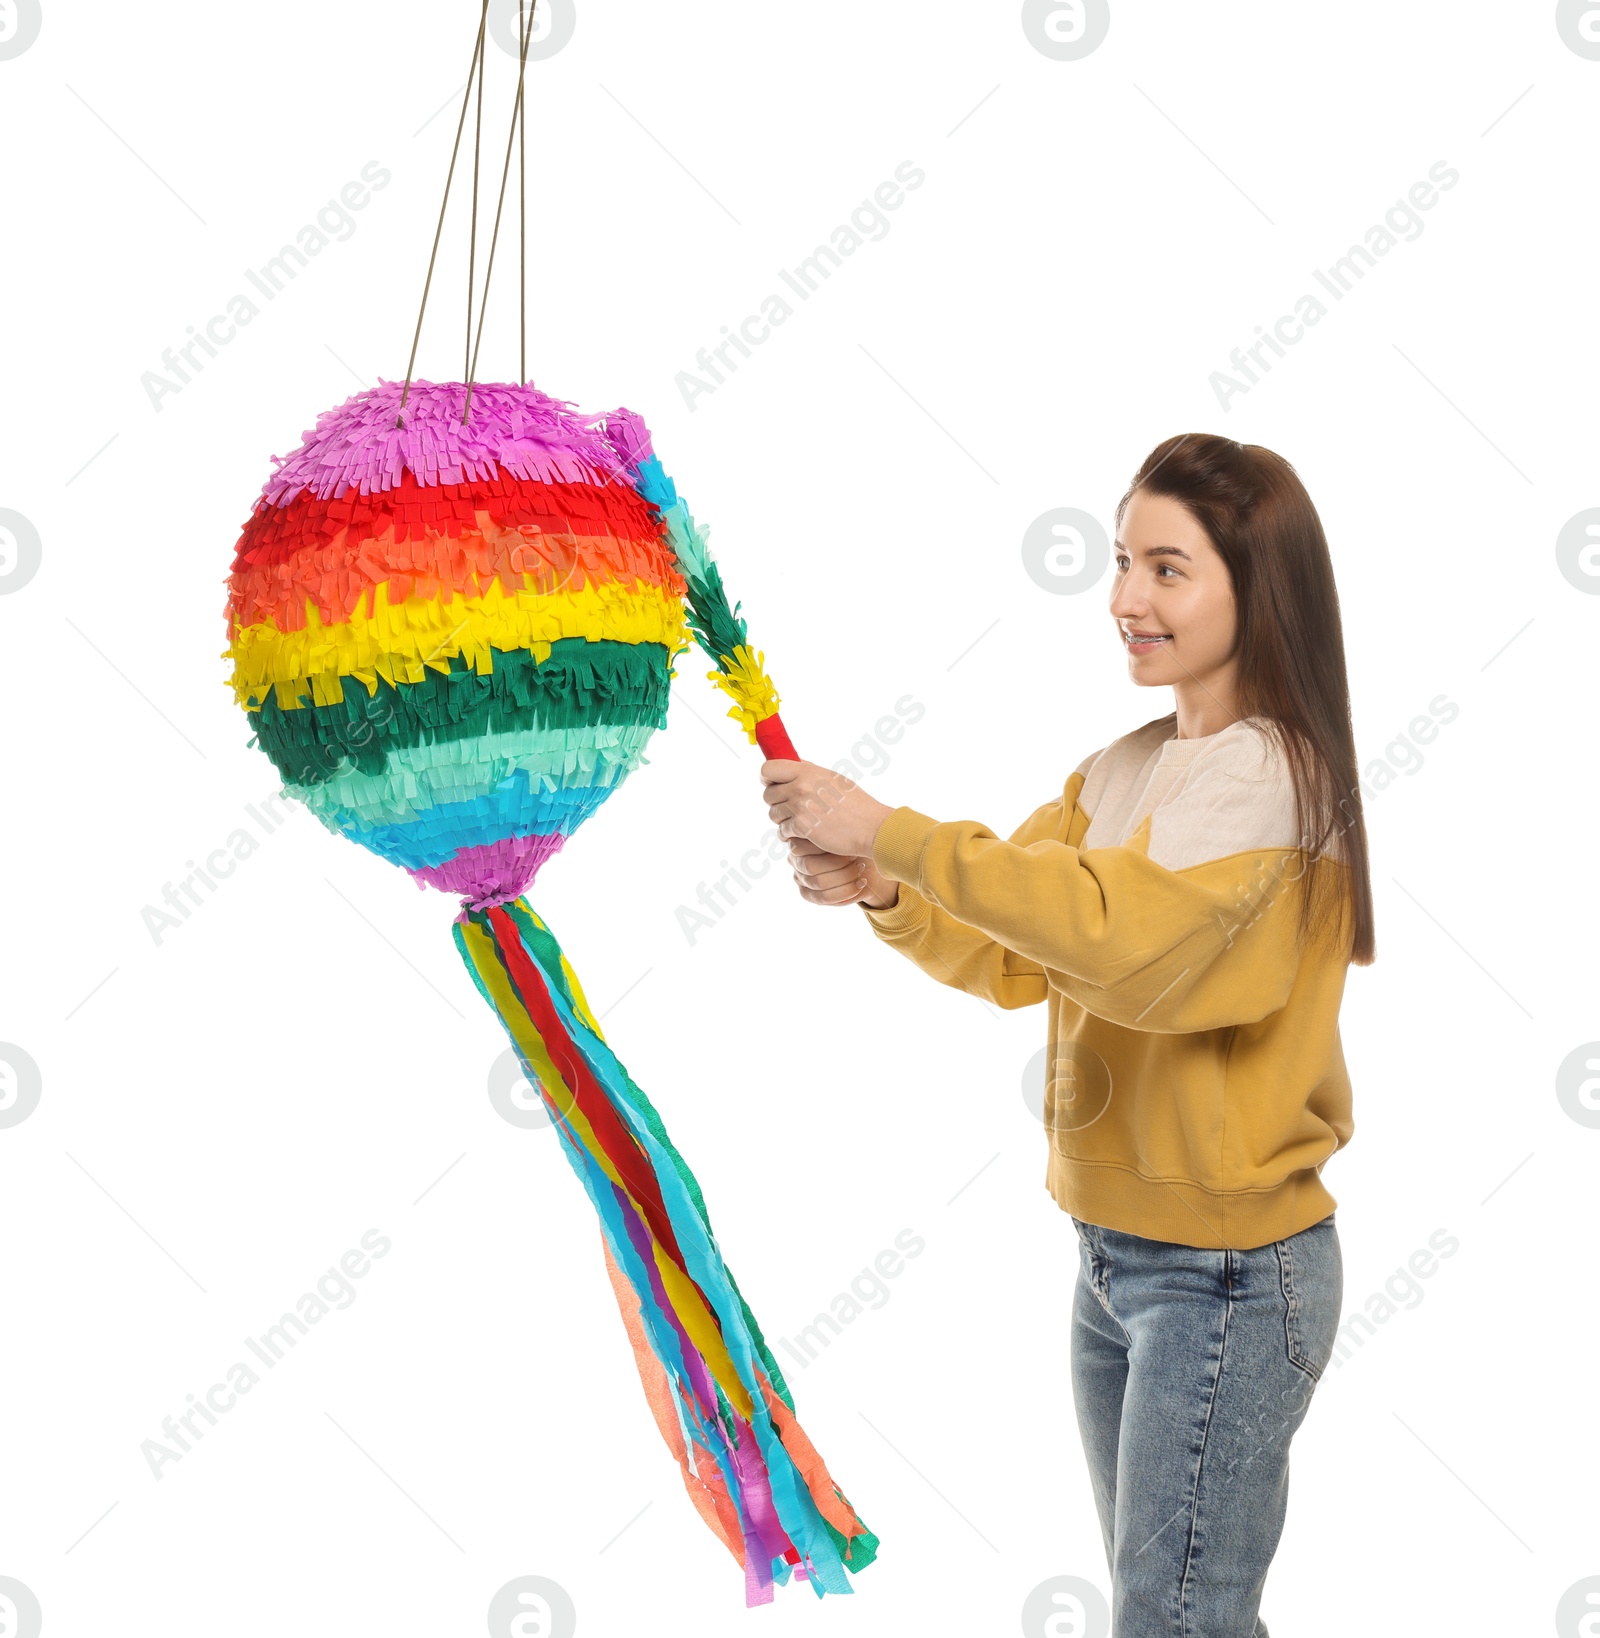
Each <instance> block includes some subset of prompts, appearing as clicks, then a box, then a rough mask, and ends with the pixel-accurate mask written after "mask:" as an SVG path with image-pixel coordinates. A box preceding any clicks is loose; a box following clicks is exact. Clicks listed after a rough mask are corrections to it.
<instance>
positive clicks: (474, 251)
mask: <svg viewBox="0 0 1600 1638" xmlns="http://www.w3.org/2000/svg"><path fill="white" fill-rule="evenodd" d="M484 5H485V8H486V9H485V12H484V16H485V17H487V16H488V11H487V6H488V0H484ZM485 55H487V54H486V53H485V52H482V51H480V52H479V53H478V118H477V129H476V130H475V131H474V133H473V137H472V234H471V237H470V238H469V239H468V241H467V341H466V352H465V355H464V360H463V363H462V365H461V369H462V373H463V374H465V373H466V371H467V369H468V368H469V367H470V365H471V363H472V285H473V281H474V279H475V278H476V277H477V260H478V153H479V150H480V149H481V148H482V146H483V59H484V57H485ZM468 395H469V396H470V395H471V388H470V387H469V388H468ZM462 419H463V420H465V419H466V417H465V416H463V417H462Z"/></svg>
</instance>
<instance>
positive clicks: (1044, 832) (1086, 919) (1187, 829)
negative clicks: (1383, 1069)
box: [872, 739, 1306, 1034]
mask: <svg viewBox="0 0 1600 1638" xmlns="http://www.w3.org/2000/svg"><path fill="white" fill-rule="evenodd" d="M1291 802H1292V789H1291V788H1290V787H1288V784H1287V775H1286V773H1285V772H1284V770H1283V769H1282V767H1281V766H1279V765H1273V764H1271V763H1270V762H1268V761H1266V760H1265V759H1264V758H1263V756H1262V750H1261V746H1260V745H1259V743H1258V742H1256V741H1255V740H1253V739H1245V740H1243V741H1235V742H1234V743H1233V744H1232V745H1231V746H1227V747H1218V748H1217V749H1216V751H1215V752H1213V753H1211V754H1208V755H1206V756H1203V757H1201V758H1199V759H1197V760H1196V762H1195V764H1194V766H1193V767H1192V768H1191V769H1190V771H1189V774H1188V777H1187V779H1186V780H1185V782H1184V784H1183V786H1182V787H1181V788H1180V789H1179V790H1178V791H1177V792H1176V793H1175V794H1174V795H1172V796H1171V797H1169V798H1168V799H1167V801H1166V802H1164V803H1163V804H1162V805H1161V806H1159V807H1158V808H1157V809H1156V811H1155V812H1154V813H1153V814H1151V815H1150V816H1149V818H1148V819H1147V820H1146V821H1145V822H1144V823H1143V824H1142V825H1141V826H1140V827H1139V829H1138V830H1137V831H1136V832H1135V833H1134V835H1133V836H1132V837H1130V838H1129V840H1128V841H1127V842H1125V843H1123V844H1122V845H1120V846H1117V847H1096V848H1087V849H1084V848H1078V847H1071V846H1068V845H1067V844H1066V843H1065V842H1064V841H1062V840H1060V837H1062V836H1063V835H1065V834H1066V824H1065V818H1066V815H1065V813H1064V799H1063V800H1058V801H1056V802H1054V803H1051V804H1048V805H1047V806H1046V807H1044V808H1041V809H1039V810H1038V811H1037V812H1036V813H1035V814H1034V815H1033V817H1032V818H1031V819H1030V820H1029V822H1028V825H1027V826H1024V827H1023V829H1022V830H1021V831H1019V832H1018V833H1017V834H1016V835H1014V836H1013V837H1012V838H1011V839H1010V840H1008V841H1001V840H1000V839H999V838H998V837H997V836H996V835H995V834H994V832H993V831H991V830H990V829H988V827H987V826H985V825H982V824H979V823H978V822H977V821H976V820H971V819H961V820H954V821H949V822H946V823H941V822H939V821H938V820H936V819H933V818H931V817H930V816H929V815H927V814H924V813H920V812H918V811H917V810H916V809H915V808H909V807H899V808H896V809H895V810H894V812H893V813H892V814H890V816H889V817H888V818H887V819H886V820H885V821H884V822H883V825H882V827H881V828H880V829H879V831H878V835H877V837H876V839H875V841H874V844H873V851H872V858H873V863H874V864H876V865H877V867H878V869H879V870H880V871H882V872H883V874H884V875H886V876H889V877H892V878H894V879H895V880H897V881H899V882H902V883H904V884H907V885H908V886H909V887H911V888H912V889H913V890H914V891H915V893H916V894H917V895H918V897H919V898H921V899H923V900H925V901H926V903H927V905H928V907H929V908H928V910H927V911H926V912H924V911H923V910H922V908H921V907H920V906H919V905H917V903H916V901H915V900H913V901H912V902H911V904H910V905H909V906H908V908H907V910H906V912H905V915H906V932H907V936H908V937H909V936H919V937H920V939H921V941H922V944H921V946H919V947H918V948H916V949H908V950H907V953H908V954H910V955H912V957H913V959H914V960H916V961H917V962H918V964H919V965H920V966H923V967H924V969H925V970H928V971H932V972H934V976H935V977H938V976H939V974H938V973H937V972H936V971H934V964H936V963H938V962H940V961H943V962H946V963H948V964H949V966H950V967H951V969H952V971H953V972H955V973H957V974H958V975H962V976H968V977H971V978H973V979H978V980H981V981H982V982H984V983H986V984H987V985H989V986H990V988H991V989H993V990H996V991H998V992H999V993H1000V994H1005V993H1007V990H1006V986H1007V985H1008V984H1009V985H1010V987H1011V988H1010V992H1009V993H1011V994H1021V995H1023V996H1024V997H1025V999H1024V1000H1022V1001H1017V1002H1013V1003H1011V1004H1013V1005H1026V1004H1027V1003H1028V1001H1031V1000H1036V999H1038V998H1039V996H1040V995H1041V994H1042V993H1044V991H1043V988H1042V986H1044V985H1049V986H1053V987H1054V988H1056V989H1058V990H1060V991H1062V992H1063V993H1064V994H1065V995H1067V996H1068V997H1070V998H1071V999H1072V1000H1073V1001H1075V1002H1077V1003H1078V1004H1079V1005H1080V1006H1082V1007H1083V1008H1085V1010H1087V1011H1089V1012H1091V1013H1093V1014H1095V1015H1096V1016H1097V1017H1100V1018H1104V1019H1106V1020H1108V1021H1110V1022H1112V1023H1116V1024H1121V1025H1124V1026H1126V1027H1128V1028H1133V1029H1140V1030H1146V1031H1151V1032H1157V1033H1173V1034H1179V1033H1183V1034H1186V1033H1191V1032H1195V1031H1200V1030H1207V1029H1218V1028H1223V1027H1226V1026H1228V1025H1231V1024H1247V1023H1253V1022H1255V1021H1257V1020H1259V1019H1262V1018H1265V1017H1266V1016H1268V1015H1269V1014H1270V1013H1273V1012H1275V1011H1277V1010H1278V1009H1279V1008H1280V1007H1282V1006H1283V1005H1284V1003H1285V1002H1286V1001H1287V1000H1288V997H1289V991H1290V989H1291V988H1292V986H1293V983H1294V978H1295V974H1296V972H1297V970H1298V966H1299V956H1300V952H1299V941H1298V937H1297V930H1296V920H1297V913H1298V908H1299V906H1298V888H1299V878H1300V876H1301V875H1302V874H1303V873H1304V870H1305V868H1306V864H1305V857H1304V855H1303V854H1301V853H1300V852H1299V851H1298V850H1296V849H1295V848H1294V847H1293V846H1292V838H1293V836H1294V830H1293V809H1292V806H1291V805H1290V803H1291ZM1052 826H1053V830H1052ZM1163 860H1166V861H1167V862H1162V861H1163ZM903 891H904V890H903V889H902V892H903ZM892 913H893V912H883V913H882V914H892ZM990 941H992V947H991V944H990ZM952 981H954V980H946V982H952ZM962 987H967V986H966V985H965V984H963V986H962ZM977 993H989V990H978V991H977ZM1001 1004H1002V1005H1004V1004H1006V1003H1004V1002H1002V1003H1001Z"/></svg>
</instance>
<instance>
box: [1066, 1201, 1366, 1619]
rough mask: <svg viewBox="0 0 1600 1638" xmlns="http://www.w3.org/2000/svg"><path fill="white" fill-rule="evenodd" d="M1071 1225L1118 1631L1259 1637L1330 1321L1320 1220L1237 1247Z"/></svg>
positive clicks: (1080, 1367) (1333, 1258)
mask: <svg viewBox="0 0 1600 1638" xmlns="http://www.w3.org/2000/svg"><path fill="white" fill-rule="evenodd" d="M1072 1221H1073V1223H1074V1225H1075V1226H1076V1228H1077V1231H1078V1240H1079V1273H1078V1284H1077V1291H1076V1293H1075V1296H1074V1300H1073V1309H1072V1394H1073V1400H1074V1403H1075V1405H1076V1407H1077V1413H1078V1428H1079V1431H1080V1432H1081V1434H1082V1436H1083V1448H1084V1453H1085V1455H1086V1456H1087V1457H1088V1462H1089V1478H1090V1482H1091V1484H1092V1486H1093V1490H1094V1500H1095V1507H1096V1509H1097V1510H1098V1512H1099V1515H1100V1529H1101V1533H1102V1534H1103V1535H1104V1537H1105V1547H1106V1561H1107V1563H1108V1564H1109V1566H1110V1569H1111V1585H1112V1628H1111V1630H1112V1633H1113V1635H1114V1638H1267V1629H1266V1627H1265V1625H1264V1624H1263V1623H1262V1621H1261V1619H1260V1616H1259V1615H1258V1614H1257V1611H1258V1609H1259V1608H1260V1604H1261V1589H1262V1586H1263V1584H1264V1583H1265V1581H1266V1578H1267V1566H1268V1565H1269V1564H1270V1563H1271V1562H1272V1555H1273V1553H1274V1552H1276V1550H1277V1546H1278V1537H1279V1535H1280V1534H1281V1533H1282V1530H1283V1517H1284V1511H1285V1508H1286V1506H1287V1503H1288V1499H1289V1441H1290V1439H1291V1438H1292V1437H1293V1436H1294V1431H1295V1429H1296V1428H1298V1427H1299V1426H1300V1423H1301V1421H1302V1419H1303V1418H1304V1416H1305V1413H1306V1409H1307V1407H1308V1406H1309V1405H1310V1403H1311V1395H1312V1392H1313V1390H1314V1389H1315V1388H1316V1385H1317V1379H1318V1378H1319V1377H1320V1376H1321V1375H1322V1372H1323V1370H1324V1369H1325V1368H1326V1367H1327V1364H1328V1361H1329V1359H1330V1358H1331V1356H1332V1354H1333V1342H1334V1333H1335V1332H1336V1331H1337V1329H1338V1325H1339V1309H1340V1304H1341V1300H1342V1294H1343V1267H1342V1262H1341V1259H1340V1254H1339V1235H1338V1231H1337V1230H1336V1229H1335V1227H1334V1222H1333V1214H1332V1213H1330V1214H1329V1215H1328V1216H1327V1217H1325V1218H1323V1220H1322V1221H1321V1222H1320V1223H1314V1224H1312V1226H1311V1227H1310V1228H1308V1229H1303V1230H1301V1232H1300V1233H1299V1234H1294V1235H1290V1236H1289V1238H1288V1239H1286V1240H1278V1241H1275V1242H1273V1243H1271V1244H1269V1245H1264V1246H1256V1247H1254V1248H1252V1249H1251V1250H1249V1251H1208V1250H1204V1249H1202V1248H1199V1247H1196V1246H1182V1245H1173V1244H1171V1243H1170V1242H1168V1241H1164V1240H1146V1239H1142V1238H1140V1237H1139V1236H1138V1235H1134V1234H1122V1233H1119V1232H1118V1231H1117V1230H1115V1229H1107V1228H1097V1227H1095V1226H1094V1225H1093V1224H1090V1223H1080V1222H1079V1221H1078V1219H1077V1218H1075V1217H1074V1218H1073V1220H1072Z"/></svg>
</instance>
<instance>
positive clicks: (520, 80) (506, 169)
mask: <svg viewBox="0 0 1600 1638" xmlns="http://www.w3.org/2000/svg"><path fill="white" fill-rule="evenodd" d="M537 4H538V0H531V3H530V4H529V6H528V17H527V25H526V27H524V28H522V29H521V30H520V34H521V46H522V53H521V57H520V60H519V61H518V64H517V100H516V102H515V103H514V104H513V105H512V109H511V129H510V130H509V131H508V132H507V133H506V158H505V164H504V165H503V166H501V169H500V198H499V200H498V202H497V203H496V205H495V210H494V233H493V235H492V236H491V238H490V240H489V260H488V262H487V263H486V264H485V266H484V270H483V295H482V297H481V298H480V299H479V302H478V334H477V339H476V340H475V341H474V342H473V344H472V357H471V360H470V362H469V364H468V368H467V401H466V404H465V405H464V407H463V408H462V411H461V424H462V425H463V426H465V425H466V421H467V416H468V415H469V414H470V413H471V410H472V384H473V382H474V381H475V380H476V379H477V375H478V352H479V350H480V349H481V348H482V346H483V321H484V317H485V315H486V314H487V313H488V310H489V281H490V280H491V279H492V278H493V277H494V252H495V246H496V245H497V244H499V242H500V213H501V212H502V211H503V210H504V209H505V203H506V182H507V180H508V179H509V177H510V175H511V149H512V147H513V145H514V144H515V142H516V138H517V132H518V130H519V129H520V128H521V125H522V102H523V88H524V84H525V82H526V79H527V73H528V42H529V41H530V40H531V39H532V38H533V9H534V6H536V5H537ZM474 183H476V177H474ZM524 364H526V360H525V359H524Z"/></svg>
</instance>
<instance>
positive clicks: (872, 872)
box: [856, 859, 900, 910]
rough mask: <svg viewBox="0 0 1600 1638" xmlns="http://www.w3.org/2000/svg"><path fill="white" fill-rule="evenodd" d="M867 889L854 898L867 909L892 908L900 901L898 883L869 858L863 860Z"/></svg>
mask: <svg viewBox="0 0 1600 1638" xmlns="http://www.w3.org/2000/svg"><path fill="white" fill-rule="evenodd" d="M864 863H865V866H866V875H867V890H866V892H865V893H863V894H862V895H861V897H860V898H859V899H857V900H856V902H857V903H858V904H862V905H865V906H866V908H867V909H868V910H892V909H894V907H895V905H897V904H898V903H899V902H900V884H899V882H897V881H895V880H894V878H893V877H892V876H885V875H884V873H883V872H882V871H881V870H879V869H878V867H877V866H876V865H875V864H873V862H872V861H871V860H870V859H867V860H865V861H864Z"/></svg>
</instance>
